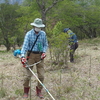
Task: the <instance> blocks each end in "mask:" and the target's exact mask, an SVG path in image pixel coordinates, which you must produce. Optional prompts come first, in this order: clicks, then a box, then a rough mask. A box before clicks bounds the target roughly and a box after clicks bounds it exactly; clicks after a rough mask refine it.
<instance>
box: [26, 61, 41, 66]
mask: <svg viewBox="0 0 100 100" xmlns="http://www.w3.org/2000/svg"><path fill="white" fill-rule="evenodd" d="M40 62H41V60H40V61H38V62H37V63H34V64H32V65H26V67H31V66H34V65H37V64H39V63H40Z"/></svg>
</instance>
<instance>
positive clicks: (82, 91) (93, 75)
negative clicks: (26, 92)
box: [0, 40, 100, 100]
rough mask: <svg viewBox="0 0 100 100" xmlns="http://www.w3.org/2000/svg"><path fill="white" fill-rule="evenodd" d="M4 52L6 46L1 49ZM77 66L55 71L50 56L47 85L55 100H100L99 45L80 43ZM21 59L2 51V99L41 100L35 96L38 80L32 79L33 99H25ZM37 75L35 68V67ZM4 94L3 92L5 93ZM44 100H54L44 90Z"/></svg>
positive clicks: (0, 66) (46, 67) (0, 68)
mask: <svg viewBox="0 0 100 100" xmlns="http://www.w3.org/2000/svg"><path fill="white" fill-rule="evenodd" d="M1 50H4V47H2V48H1ZM75 57H76V58H75V63H68V68H66V69H57V70H51V69H53V68H52V67H54V66H51V65H50V58H49V53H48V55H47V58H46V59H45V71H46V72H45V82H44V85H45V86H46V88H47V89H48V90H49V91H50V93H51V94H52V95H53V96H54V98H55V100H100V85H99V84H100V67H99V66H100V45H99V43H98V44H93V43H91V44H90V43H87V40H86V41H85V40H84V41H80V42H79V48H78V49H77V50H76V54H75ZM21 66H22V65H21V63H20V59H18V58H17V59H16V58H14V57H13V55H12V53H11V52H8V53H7V52H0V86H1V88H0V90H2V91H1V92H0V96H1V97H2V98H0V100H40V99H39V98H38V97H36V96H35V86H36V84H37V81H36V79H35V77H34V76H33V77H32V79H31V85H32V88H31V99H30V97H29V98H28V99H23V98H22V94H23V85H22V83H23V81H22V78H23V74H22V67H21ZM33 71H34V72H36V69H35V67H34V69H33ZM3 91H4V93H3ZM43 93H44V95H45V98H44V100H52V99H51V97H50V96H49V95H48V93H46V92H45V90H44V89H43Z"/></svg>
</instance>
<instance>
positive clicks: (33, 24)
mask: <svg viewBox="0 0 100 100" xmlns="http://www.w3.org/2000/svg"><path fill="white" fill-rule="evenodd" d="M30 25H32V26H35V27H45V25H44V24H42V25H37V24H35V23H31V24H30Z"/></svg>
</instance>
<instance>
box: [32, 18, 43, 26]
mask: <svg viewBox="0 0 100 100" xmlns="http://www.w3.org/2000/svg"><path fill="white" fill-rule="evenodd" d="M31 25H32V26H35V27H45V25H44V24H43V22H42V19H40V18H36V19H35V20H34V22H33V23H31Z"/></svg>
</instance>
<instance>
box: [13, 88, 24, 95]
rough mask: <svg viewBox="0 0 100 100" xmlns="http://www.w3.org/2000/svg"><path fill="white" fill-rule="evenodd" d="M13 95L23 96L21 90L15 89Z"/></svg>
mask: <svg viewBox="0 0 100 100" xmlns="http://www.w3.org/2000/svg"><path fill="white" fill-rule="evenodd" d="M15 94H16V95H23V91H22V89H17V90H16V91H15Z"/></svg>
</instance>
